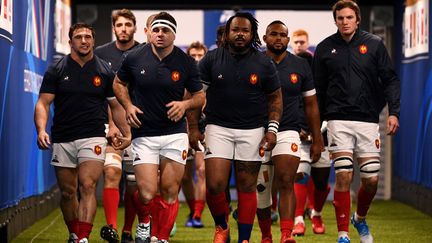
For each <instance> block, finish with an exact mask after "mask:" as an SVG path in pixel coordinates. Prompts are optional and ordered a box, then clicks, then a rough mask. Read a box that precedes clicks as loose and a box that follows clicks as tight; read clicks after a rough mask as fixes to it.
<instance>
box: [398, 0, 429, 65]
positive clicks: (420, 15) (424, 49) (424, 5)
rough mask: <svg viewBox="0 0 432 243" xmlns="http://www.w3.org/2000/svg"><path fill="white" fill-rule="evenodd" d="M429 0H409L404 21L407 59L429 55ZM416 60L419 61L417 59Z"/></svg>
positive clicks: (405, 54)
mask: <svg viewBox="0 0 432 243" xmlns="http://www.w3.org/2000/svg"><path fill="white" fill-rule="evenodd" d="M428 5H429V0H407V1H406V7H405V13H404V19H403V35H404V39H403V40H404V41H403V51H404V57H405V58H411V57H414V56H418V55H423V54H426V55H425V56H426V57H425V58H427V56H428V55H427V54H428V53H429V6H428ZM415 59H418V57H416V58H415Z"/></svg>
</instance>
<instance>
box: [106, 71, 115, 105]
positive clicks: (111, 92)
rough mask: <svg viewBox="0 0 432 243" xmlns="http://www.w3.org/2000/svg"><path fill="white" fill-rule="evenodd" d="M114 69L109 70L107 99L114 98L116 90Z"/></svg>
mask: <svg viewBox="0 0 432 243" xmlns="http://www.w3.org/2000/svg"><path fill="white" fill-rule="evenodd" d="M114 77H115V74H114V71H113V70H112V69H109V70H107V74H106V79H107V86H106V89H105V96H106V97H107V99H114V98H115V95H114V90H113V82H114Z"/></svg>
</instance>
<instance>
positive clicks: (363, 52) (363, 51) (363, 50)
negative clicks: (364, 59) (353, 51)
mask: <svg viewBox="0 0 432 243" xmlns="http://www.w3.org/2000/svg"><path fill="white" fill-rule="evenodd" d="M359 51H360V53H361V54H363V55H364V54H366V53H367V51H368V48H367V46H366V45H364V44H363V45H360V47H359Z"/></svg>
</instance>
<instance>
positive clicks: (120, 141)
mask: <svg viewBox="0 0 432 243" xmlns="http://www.w3.org/2000/svg"><path fill="white" fill-rule="evenodd" d="M131 139H132V138H131V137H126V136H117V137H114V138H113V139H112V143H111V146H113V148H114V149H116V150H124V149H125V148H127V147H129V145H130V144H131Z"/></svg>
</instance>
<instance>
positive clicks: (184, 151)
mask: <svg viewBox="0 0 432 243" xmlns="http://www.w3.org/2000/svg"><path fill="white" fill-rule="evenodd" d="M186 158H187V151H186V150H183V152H182V159H183V160H185V159H186Z"/></svg>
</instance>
